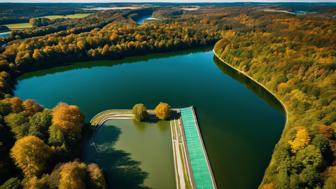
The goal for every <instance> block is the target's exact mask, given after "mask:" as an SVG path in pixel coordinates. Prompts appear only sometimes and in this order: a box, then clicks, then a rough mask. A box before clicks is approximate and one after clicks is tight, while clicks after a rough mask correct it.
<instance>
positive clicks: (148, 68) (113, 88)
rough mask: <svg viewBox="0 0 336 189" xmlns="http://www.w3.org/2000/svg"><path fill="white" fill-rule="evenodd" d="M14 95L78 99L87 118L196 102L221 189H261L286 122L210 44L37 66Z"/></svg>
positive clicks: (49, 101)
mask: <svg viewBox="0 0 336 189" xmlns="http://www.w3.org/2000/svg"><path fill="white" fill-rule="evenodd" d="M15 94H16V95H17V96H19V97H21V98H23V99H28V98H31V99H35V100H37V101H38V102H39V103H41V104H43V105H44V106H46V107H53V106H54V105H56V104H57V103H58V102H59V101H64V102H67V103H69V104H76V105H78V106H80V108H81V110H82V111H83V112H84V113H85V115H86V118H87V120H89V119H90V118H91V117H92V116H94V115H95V114H96V113H98V112H100V111H102V110H106V109H111V108H115V109H125V108H130V107H132V106H133V105H134V104H135V103H139V102H142V103H144V104H145V105H147V107H148V108H153V107H155V105H156V104H157V103H159V102H160V101H165V102H168V103H170V104H171V105H172V106H173V107H186V106H190V105H193V106H195V107H196V111H197V115H198V119H199V124H200V127H201V132H202V135H203V139H204V142H205V146H206V148H207V152H208V156H209V160H210V163H211V164H212V168H213V171H214V175H215V179H216V182H217V184H218V187H219V188H229V189H236V188H237V189H250V188H256V187H257V186H258V184H259V183H260V181H261V179H262V176H263V174H264V171H265V169H266V167H267V165H268V163H269V160H270V158H271V154H272V151H273V148H274V146H275V144H276V142H277V141H278V139H279V137H280V134H281V131H282V129H283V125H284V123H285V117H284V113H283V112H282V111H281V108H280V106H279V104H278V103H277V101H276V100H274V99H273V98H272V96H270V95H268V94H267V93H266V92H265V91H264V90H262V89H261V88H260V87H258V86H257V85H255V84H253V83H251V82H250V81H249V80H246V78H244V77H242V76H241V75H239V74H237V73H235V72H233V71H232V70H230V69H229V68H227V66H224V65H223V64H222V63H218V62H217V61H216V59H214V56H213V53H212V51H210V50H206V51H194V52H183V53H170V54H164V55H153V56H144V57H132V58H128V59H125V60H120V61H92V62H81V63H77V64H74V65H71V66H66V67H58V68H53V69H48V70H43V71H38V72H32V73H29V74H25V75H24V76H22V77H20V78H19V81H18V85H17V89H16V92H15ZM111 140H113V139H111ZM153 143H155V141H153ZM158 145H159V144H158ZM125 151H126V152H127V150H125ZM153 153H155V152H153ZM135 160H137V161H141V160H139V159H135ZM158 161H160V160H158ZM163 171H164V170H163ZM150 174H151V173H149V175H150ZM139 175H141V174H140V173H139ZM137 178H140V179H141V178H142V177H141V176H139V177H137Z"/></svg>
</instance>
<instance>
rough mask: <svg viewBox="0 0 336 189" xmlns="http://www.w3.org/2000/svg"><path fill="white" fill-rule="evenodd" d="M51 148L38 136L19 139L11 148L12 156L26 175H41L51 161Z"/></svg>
mask: <svg viewBox="0 0 336 189" xmlns="http://www.w3.org/2000/svg"><path fill="white" fill-rule="evenodd" d="M51 156H52V150H51V148H50V147H49V146H48V145H47V144H45V143H44V142H43V140H41V139H39V138H38V137H36V136H26V137H23V138H21V139H19V140H17V141H16V142H15V144H14V146H13V148H12V149H11V157H12V158H13V159H14V162H15V164H16V165H17V166H18V167H19V168H20V169H21V170H22V172H23V173H24V174H25V176H26V177H32V176H40V175H41V174H42V173H43V171H45V170H46V169H47V168H48V166H49V163H50V158H51Z"/></svg>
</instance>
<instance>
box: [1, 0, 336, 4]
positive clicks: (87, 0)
mask: <svg viewBox="0 0 336 189" xmlns="http://www.w3.org/2000/svg"><path fill="white" fill-rule="evenodd" d="M2 2H34V3H39V2H50V3H57V2H62V3H66V2H68V3H70V2H76V3H90V2H94V3H100V2H101V3H105V2H112V3H115V2H138V3H141V2H178V3H193V2H208V3H211V2H335V3H336V0H0V3H2Z"/></svg>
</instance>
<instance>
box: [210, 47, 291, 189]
mask: <svg viewBox="0 0 336 189" xmlns="http://www.w3.org/2000/svg"><path fill="white" fill-rule="evenodd" d="M216 46H217V43H216V44H215V46H214V49H213V53H214V56H215V57H216V58H217V59H218V60H220V61H221V62H222V63H224V64H225V65H227V66H229V67H230V68H232V69H233V70H235V71H237V72H238V73H240V74H242V75H244V76H245V77H247V78H249V79H250V80H251V81H253V82H255V83H256V84H258V85H259V86H261V87H262V88H263V89H265V91H267V92H268V93H270V94H271V95H273V96H274V98H275V99H277V100H278V101H279V102H280V104H281V106H282V108H283V110H284V112H285V114H286V123H285V125H284V130H283V133H282V135H281V138H280V140H279V142H278V143H277V144H276V146H275V148H274V151H273V155H272V159H271V162H270V163H269V166H268V168H267V170H266V172H265V175H266V174H267V172H268V170H269V169H271V168H270V167H271V165H274V164H275V162H274V157H273V156H274V154H275V152H276V150H277V148H278V146H279V145H280V143H281V140H282V139H283V138H284V137H283V136H284V133H285V131H286V130H287V129H288V125H289V117H290V112H289V111H288V108H287V107H286V104H285V103H284V102H283V100H282V99H281V97H280V96H279V95H277V94H276V93H274V92H273V91H271V90H270V89H268V88H267V87H266V86H265V85H264V84H262V83H260V82H258V81H257V80H256V79H254V78H253V77H252V76H250V75H249V74H248V73H246V72H244V71H242V70H239V69H238V68H236V67H234V66H232V65H231V64H229V63H227V62H226V61H224V60H223V59H222V58H221V57H220V56H219V54H218V52H217V51H218V50H217V51H216V49H217V48H216ZM266 187H267V183H266V182H265V177H264V179H263V181H262V182H261V185H260V186H259V188H266ZM271 188H273V184H271Z"/></svg>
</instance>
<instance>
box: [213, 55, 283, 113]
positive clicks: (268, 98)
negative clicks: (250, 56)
mask: <svg viewBox="0 0 336 189" xmlns="http://www.w3.org/2000/svg"><path fill="white" fill-rule="evenodd" d="M214 62H215V63H216V65H217V67H218V68H219V69H220V70H221V71H222V72H224V73H225V74H227V75H229V76H230V77H232V78H234V79H235V80H237V81H239V82H240V83H241V84H243V85H244V86H245V87H247V88H248V89H250V90H252V91H253V92H254V93H255V94H257V95H258V96H259V97H260V98H262V99H263V100H264V101H265V102H267V103H268V104H269V105H270V106H272V107H274V108H276V109H278V110H281V111H284V110H283V108H282V106H281V104H280V102H279V101H278V100H277V99H276V98H275V97H274V96H273V95H272V94H270V93H269V92H268V91H266V90H265V89H264V88H262V87H260V86H259V85H258V84H257V83H255V82H254V81H251V80H250V79H249V78H248V77H246V76H244V75H243V74H240V73H238V72H237V71H236V70H234V69H232V68H230V67H229V66H227V65H226V64H224V63H223V62H221V61H220V60H219V59H218V58H217V57H215V56H214Z"/></svg>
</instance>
